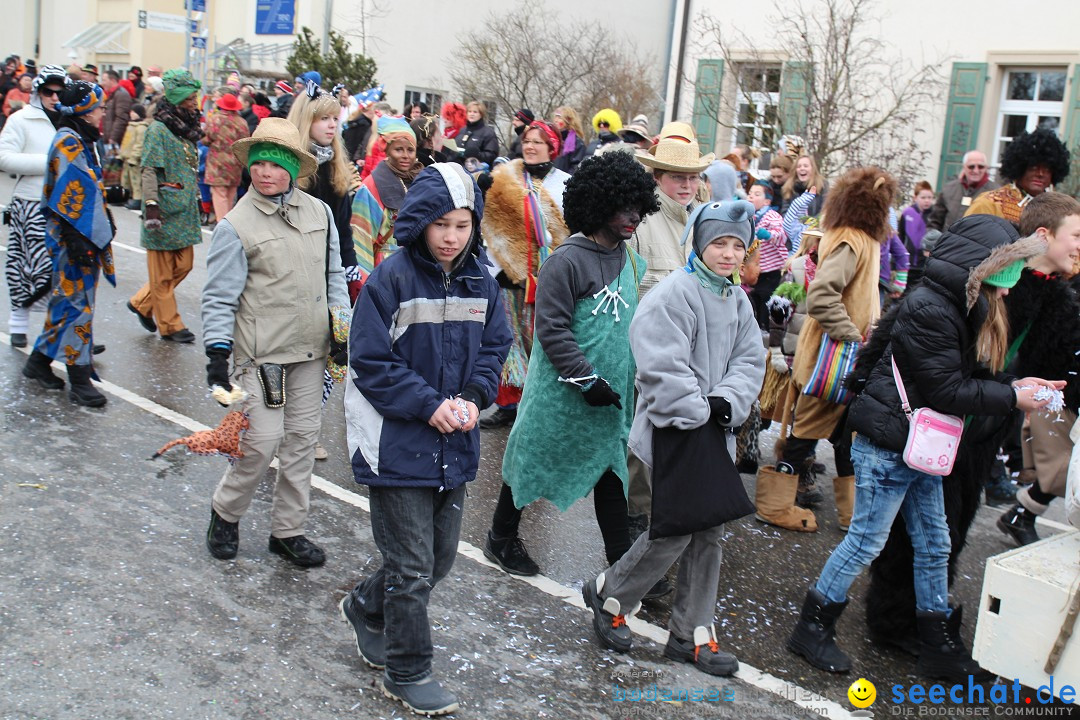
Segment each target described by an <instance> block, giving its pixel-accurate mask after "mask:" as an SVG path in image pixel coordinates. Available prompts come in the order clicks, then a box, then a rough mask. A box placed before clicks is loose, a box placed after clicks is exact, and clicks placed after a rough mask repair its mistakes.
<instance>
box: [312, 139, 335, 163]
mask: <svg viewBox="0 0 1080 720" xmlns="http://www.w3.org/2000/svg"><path fill="white" fill-rule="evenodd" d="M310 147H311V154H312V155H314V156H315V162H317V163H318V164H319V165H322V164H324V163H328V162H330V161H331V160H333V159H334V148H333V146H330V147H327V146H325V145H320V144H319V143H317V142H315V141H314V140H313V141H312V142H311V146H310Z"/></svg>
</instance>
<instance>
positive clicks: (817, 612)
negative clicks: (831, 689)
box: [787, 587, 851, 673]
mask: <svg viewBox="0 0 1080 720" xmlns="http://www.w3.org/2000/svg"><path fill="white" fill-rule="evenodd" d="M846 607H847V601H846V600H845V601H844V602H842V603H831V602H829V601H828V600H826V599H825V596H824V595H822V594H821V593H819V592H818V591H817V588H814V587H811V588H810V590H809V592H807V593H806V599H805V600H803V606H802V612H801V613H800V614H799V622H798V623H796V624H795V630H794V632H792V633H791V637H790V638H788V642H787V648H788V650H790V651H791V652H793V653H795V654H796V655H802V656H803V657H804V658H806V660H807V661H808V662H809V663H810V664H811V665H813V666H814V667H816V668H819V669H821V670H826V671H828V672H832V673H846V672H848V671H849V670H851V658H849V657H848V656H847V655H845V654H844V651H843V650H841V649H840V648H839V647H838V646H837V645H836V621H837V620H838V619H839V618H840V614H841V613H843V612H844V608H846Z"/></svg>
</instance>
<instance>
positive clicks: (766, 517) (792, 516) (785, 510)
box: [755, 465, 817, 532]
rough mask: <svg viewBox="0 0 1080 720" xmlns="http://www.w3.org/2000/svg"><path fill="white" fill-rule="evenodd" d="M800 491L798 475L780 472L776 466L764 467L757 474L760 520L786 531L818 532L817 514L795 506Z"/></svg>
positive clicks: (757, 500)
mask: <svg viewBox="0 0 1080 720" xmlns="http://www.w3.org/2000/svg"><path fill="white" fill-rule="evenodd" d="M798 489H799V476H798V475H789V474H787V473H782V472H777V470H776V466H775V465H764V466H762V468H761V469H760V470H758V474H757V491H756V497H755V504H756V505H757V514H756V517H757V519H758V520H760V521H761V522H764V523H769V524H770V525H776V526H777V527H780V528H783V529H785V530H794V531H796V532H817V519H816V518H815V517H814V513H812V512H811V511H809V510H805V509H803V508H801V507H797V506H796V505H795V493H796V492H798Z"/></svg>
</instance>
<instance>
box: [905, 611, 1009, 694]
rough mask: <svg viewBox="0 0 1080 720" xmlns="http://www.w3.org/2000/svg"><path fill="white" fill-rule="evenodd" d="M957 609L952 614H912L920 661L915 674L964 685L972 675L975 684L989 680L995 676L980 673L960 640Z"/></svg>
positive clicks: (918, 612)
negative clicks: (918, 644) (916, 626)
mask: <svg viewBox="0 0 1080 720" xmlns="http://www.w3.org/2000/svg"><path fill="white" fill-rule="evenodd" d="M961 612H962V611H961V609H960V608H954V609H953V611H952V615H951V616H950V615H947V614H946V613H943V612H924V611H922V610H916V611H915V621H916V622H917V623H918V625H919V642H920V649H919V661H918V663H916V665H915V669H916V671H917V672H918V673H919V674H920V675H922V676H924V677H927V678H931V679H934V680H945V681H947V682H963V681H965V680H967V678H968V675H971V676H972V677H973V679H974V680H975V682H986V681H988V680H992V679H993V677H994V674H993V673H991V672H988V671H986V670H983V669H982V668H981V667H979V663H977V662H975V661H974V660H972V659H971V653H970V652H968V649H967V648H966V647H964V641H963V640H962V639H961V638H960V621H961V620H962V615H961Z"/></svg>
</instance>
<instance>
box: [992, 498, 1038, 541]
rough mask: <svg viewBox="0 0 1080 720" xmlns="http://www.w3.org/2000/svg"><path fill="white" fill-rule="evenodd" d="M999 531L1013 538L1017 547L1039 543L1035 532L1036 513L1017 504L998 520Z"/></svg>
mask: <svg viewBox="0 0 1080 720" xmlns="http://www.w3.org/2000/svg"><path fill="white" fill-rule="evenodd" d="M997 526H998V530H1000V531H1001V532H1003V533H1005V534H1006V535H1008V536H1010V537H1012V539H1013V540H1015V541H1016V544H1017V545H1030V544H1031V543H1033V542H1038V541H1039V534H1038V533H1037V532H1035V513H1033V512H1031V511H1030V510H1028V509H1027V508H1026V507H1024V506H1023V505H1021V504H1020V503H1016V504H1015V505H1013V506H1012V507H1011V508H1009V509H1008V510H1006V511H1005V514H1004V515H1002V516H1001V517H999V518H998V521H997Z"/></svg>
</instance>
